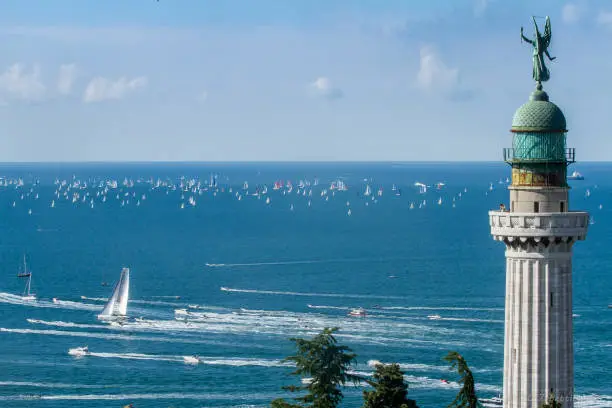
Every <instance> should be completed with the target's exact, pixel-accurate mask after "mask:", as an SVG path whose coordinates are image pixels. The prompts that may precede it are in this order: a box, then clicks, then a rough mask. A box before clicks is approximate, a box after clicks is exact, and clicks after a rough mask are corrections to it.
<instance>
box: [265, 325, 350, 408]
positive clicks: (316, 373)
mask: <svg viewBox="0 0 612 408" xmlns="http://www.w3.org/2000/svg"><path fill="white" fill-rule="evenodd" d="M337 330H338V329H337V328H325V329H323V331H322V332H321V333H320V334H318V335H316V336H315V337H313V338H312V339H311V340H306V339H300V338H292V339H290V340H291V341H293V342H295V345H296V347H297V353H296V354H295V355H294V356H289V357H287V358H286V359H285V361H291V362H293V363H295V366H296V369H295V371H293V372H292V373H291V374H292V375H296V376H300V377H302V378H304V379H305V384H302V385H289V386H285V387H283V389H284V390H287V391H291V392H300V391H306V394H305V395H303V396H300V397H295V398H294V400H296V401H298V403H297V404H290V403H288V402H286V401H285V400H283V399H276V400H274V401H272V407H273V408H292V407H312V408H336V407H337V406H338V405H339V404H340V401H342V397H343V395H342V391H341V390H340V387H342V386H344V385H345V384H346V383H347V382H354V383H357V382H359V381H360V380H361V377H359V376H356V375H353V374H350V373H349V372H348V371H349V369H350V367H351V364H352V363H354V361H355V357H356V356H355V354H353V353H352V352H351V349H350V348H348V347H346V346H342V345H339V344H338V342H337V340H336V338H335V337H334V333H335V332H336V331H337ZM306 378H307V380H306Z"/></svg>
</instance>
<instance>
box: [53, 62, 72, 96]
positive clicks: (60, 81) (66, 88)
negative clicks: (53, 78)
mask: <svg viewBox="0 0 612 408" xmlns="http://www.w3.org/2000/svg"><path fill="white" fill-rule="evenodd" d="M76 74H77V69H76V65H74V64H65V65H62V66H60V69H59V75H58V78H57V90H58V92H59V93H61V94H63V95H68V94H69V93H70V92H71V91H72V85H73V83H74V80H75V78H76Z"/></svg>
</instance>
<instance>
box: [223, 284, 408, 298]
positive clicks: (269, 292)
mask: <svg viewBox="0 0 612 408" xmlns="http://www.w3.org/2000/svg"><path fill="white" fill-rule="evenodd" d="M221 290H222V291H224V292H238V293H255V294H260V295H281V296H311V297H338V298H354V299H404V298H403V297H401V296H384V295H358V294H350V293H305V292H285V291H278V290H257V289H236V288H227V287H225V286H222V287H221Z"/></svg>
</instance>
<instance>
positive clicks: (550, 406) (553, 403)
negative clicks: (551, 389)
mask: <svg viewBox="0 0 612 408" xmlns="http://www.w3.org/2000/svg"><path fill="white" fill-rule="evenodd" d="M561 407H562V404H561V403H560V402H558V401H557V400H556V398H555V394H554V393H552V394H550V395H549V396H548V401H546V402H545V403H544V404H542V408H561Z"/></svg>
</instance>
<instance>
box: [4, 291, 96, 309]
mask: <svg viewBox="0 0 612 408" xmlns="http://www.w3.org/2000/svg"><path fill="white" fill-rule="evenodd" d="M0 303H9V304H12V305H19V306H29V307H43V308H52V309H72V310H91V311H96V310H100V306H99V305H94V304H90V303H81V302H71V301H66V300H56V302H50V301H48V300H24V299H23V298H22V297H21V296H18V295H14V294H12V293H4V292H0Z"/></svg>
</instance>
